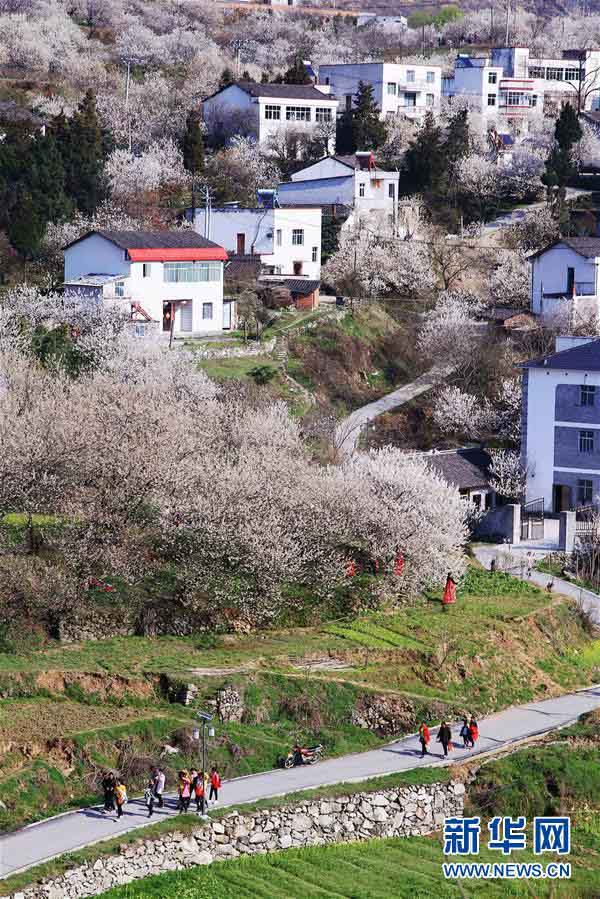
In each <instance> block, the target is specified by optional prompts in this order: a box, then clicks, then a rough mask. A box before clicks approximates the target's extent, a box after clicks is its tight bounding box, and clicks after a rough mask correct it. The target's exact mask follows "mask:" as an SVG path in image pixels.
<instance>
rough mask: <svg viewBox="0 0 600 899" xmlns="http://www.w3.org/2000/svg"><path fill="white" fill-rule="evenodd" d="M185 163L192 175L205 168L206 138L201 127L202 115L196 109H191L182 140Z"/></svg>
mask: <svg viewBox="0 0 600 899" xmlns="http://www.w3.org/2000/svg"><path fill="white" fill-rule="evenodd" d="M182 151H183V164H184V165H185V167H186V169H187V170H188V172H191V173H192V175H196V174H198V172H201V171H202V169H203V168H204V139H203V137H202V129H201V128H200V116H199V114H198V113H197V111H196V110H195V109H192V110H190V112H189V113H188V116H187V119H186V122H185V133H184V135H183V141H182Z"/></svg>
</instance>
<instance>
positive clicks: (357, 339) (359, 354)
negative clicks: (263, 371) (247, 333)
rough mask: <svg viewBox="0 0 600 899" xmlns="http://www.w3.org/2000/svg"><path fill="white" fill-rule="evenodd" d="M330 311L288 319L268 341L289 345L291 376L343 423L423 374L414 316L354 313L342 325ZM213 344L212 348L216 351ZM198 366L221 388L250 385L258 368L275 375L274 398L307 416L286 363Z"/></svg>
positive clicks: (252, 360) (372, 308)
mask: <svg viewBox="0 0 600 899" xmlns="http://www.w3.org/2000/svg"><path fill="white" fill-rule="evenodd" d="M331 313H332V310H331V309H330V308H328V307H322V308H321V309H317V310H314V311H312V312H308V313H297V314H295V315H292V314H290V313H287V312H286V313H283V315H282V316H281V318H280V319H278V320H277V322H276V323H275V324H274V325H273V326H271V327H269V328H268V329H266V330H265V332H264V334H263V341H265V340H268V339H269V338H271V337H278V338H285V339H286V341H287V345H288V358H287V362H286V365H285V370H286V371H287V373H288V374H289V375H290V376H291V377H292V378H293V379H294V380H295V381H296V382H297V383H298V384H300V385H301V386H302V387H304V388H305V389H306V390H308V391H309V393H310V394H311V395H312V396H314V397H315V399H316V400H317V401H318V402H319V403H320V404H321V405H323V406H325V407H330V408H331V409H332V410H333V411H334V412H335V413H336V414H338V415H346V414H347V413H348V412H350V411H352V409H355V408H357V407H359V406H361V405H364V404H365V403H368V402H370V401H371V400H373V399H376V398H377V397H379V396H381V395H382V394H384V393H387V392H389V391H390V390H392V389H393V388H394V387H397V386H398V385H399V384H403V383H406V382H407V381H410V380H412V378H413V377H415V376H416V375H417V374H419V373H420V371H421V369H420V367H419V360H418V358H417V356H416V351H415V342H416V341H415V322H416V319H415V318H414V317H413V316H412V315H411V312H410V310H408V311H407V312H405V313H404V314H403V316H402V317H401V318H398V319H396V318H393V317H392V316H391V315H390V314H389V312H388V311H386V310H385V309H384V308H383V307H382V306H379V305H378V304H373V305H369V306H365V307H362V308H360V309H357V310H356V311H355V312H354V314H353V315H352V314H350V313H349V312H347V314H346V315H345V316H344V317H343V318H342V319H340V320H336V319H335V318H332V314H331ZM213 345H214V344H208V343H207V346H213ZM199 365H200V366H201V368H202V369H204V371H205V372H206V373H207V374H208V375H209V377H211V378H213V379H214V380H216V381H220V382H224V381H229V380H241V381H253V380H254V378H253V372H254V371H255V369H256V368H257V367H263V366H266V367H267V368H269V369H270V370H271V371H272V377H271V379H270V380H269V381H268V383H266V384H263V385H261V386H262V387H263V389H264V390H265V392H268V393H269V394H270V395H272V396H273V397H274V398H280V399H284V400H286V401H288V402H289V403H290V406H291V408H292V411H293V412H295V414H298V415H302V414H304V413H305V412H307V411H308V410H309V408H310V407H309V405H308V404H307V402H306V398H303V397H302V395H299V394H298V393H295V392H294V390H293V385H291V384H290V382H289V381H287V380H286V379H285V378H284V376H283V371H284V368H283V363H282V362H281V361H279V360H278V359H276V358H274V357H270V356H267V355H263V356H251V357H241V358H235V357H234V358H228V359H206V360H202V361H201V362H200V363H199Z"/></svg>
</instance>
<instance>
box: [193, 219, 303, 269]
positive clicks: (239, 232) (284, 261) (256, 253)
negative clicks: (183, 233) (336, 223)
mask: <svg viewBox="0 0 600 899" xmlns="http://www.w3.org/2000/svg"><path fill="white" fill-rule="evenodd" d="M207 223H208V219H207V217H206V216H205V214H204V211H202V212H197V213H196V218H195V222H194V228H195V229H196V231H198V232H199V233H200V234H204V232H205V231H206V229H207V227H210V236H211V238H214V239H215V240H216V241H217V243H218V244H221V245H222V246H224V247H225V248H226V249H227V251H228V253H229V255H230V258H231V259H236V258H237V259H239V258H241V257H248V256H250V257H259V259H260V262H261V270H262V274H264V275H288V276H294V277H296V278H297V277H305V278H309V279H312V280H318V279H319V278H320V277H321V208H320V207H314V206H313V207H309V206H294V207H289V206H287V207H285V208H279V207H277V206H276V205H275V206H274V205H269V206H259V207H256V208H249V207H244V206H237V205H231V206H221V207H218V208H213V209H212V210H211V213H210V224H209V225H208V224H207Z"/></svg>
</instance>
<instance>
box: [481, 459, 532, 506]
mask: <svg viewBox="0 0 600 899" xmlns="http://www.w3.org/2000/svg"><path fill="white" fill-rule="evenodd" d="M490 456H491V459H492V462H491V465H490V472H489V473H490V486H491V487H492V489H493V490H495V491H496V493H498V494H499V495H500V496H503V497H505V499H508V500H511V501H513V502H520V501H521V500H522V498H523V496H524V494H525V482H526V478H527V470H526V469H525V468H524V467H523V464H522V461H521V455H520V453H518V452H516V451H513V450H501V449H491V450H490Z"/></svg>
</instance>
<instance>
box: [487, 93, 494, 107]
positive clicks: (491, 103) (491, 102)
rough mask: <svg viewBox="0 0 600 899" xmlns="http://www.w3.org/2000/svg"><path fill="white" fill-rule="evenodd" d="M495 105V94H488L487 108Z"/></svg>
mask: <svg viewBox="0 0 600 899" xmlns="http://www.w3.org/2000/svg"><path fill="white" fill-rule="evenodd" d="M495 105H496V94H488V106H495Z"/></svg>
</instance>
